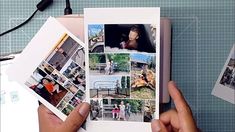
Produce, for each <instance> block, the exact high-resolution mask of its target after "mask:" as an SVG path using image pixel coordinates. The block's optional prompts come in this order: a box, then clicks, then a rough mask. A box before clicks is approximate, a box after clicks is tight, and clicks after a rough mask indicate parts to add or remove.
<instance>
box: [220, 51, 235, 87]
mask: <svg viewBox="0 0 235 132" xmlns="http://www.w3.org/2000/svg"><path fill="white" fill-rule="evenodd" d="M220 84H222V85H224V86H226V87H229V88H232V89H234V90H235V52H233V53H232V55H231V56H230V60H229V62H228V64H227V66H226V69H225V71H224V73H223V76H222V78H221V80H220Z"/></svg>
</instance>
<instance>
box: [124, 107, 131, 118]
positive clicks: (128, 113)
mask: <svg viewBox="0 0 235 132" xmlns="http://www.w3.org/2000/svg"><path fill="white" fill-rule="evenodd" d="M130 116H131V105H130V103H126V107H125V118H126V120H127V121H128V120H129V118H130Z"/></svg>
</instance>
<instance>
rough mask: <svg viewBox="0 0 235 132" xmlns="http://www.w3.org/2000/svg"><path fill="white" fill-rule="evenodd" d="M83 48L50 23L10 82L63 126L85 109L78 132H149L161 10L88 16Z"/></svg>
mask: <svg viewBox="0 0 235 132" xmlns="http://www.w3.org/2000/svg"><path fill="white" fill-rule="evenodd" d="M84 40H85V42H82V41H81V40H80V39H78V38H77V37H76V36H75V35H73V34H72V33H71V32H70V31H68V30H67V29H66V28H65V27H64V26H63V25H62V24H61V23H59V22H58V21H57V20H56V19H55V18H53V17H50V18H48V20H47V21H46V22H45V24H44V25H43V26H42V27H41V29H40V30H39V31H38V32H37V33H36V35H35V36H34V37H33V39H32V40H31V41H30V42H29V44H28V45H27V46H26V48H25V49H24V50H23V52H22V53H21V54H20V56H19V57H17V58H16V59H14V63H13V65H12V66H11V67H10V68H9V69H8V70H7V74H8V76H9V78H10V79H11V80H15V81H17V82H18V83H20V84H22V85H23V86H24V87H25V88H26V89H27V90H28V91H29V92H30V93H32V94H33V95H34V96H36V97H37V98H38V99H39V101H40V102H41V103H43V104H44V105H45V106H47V107H48V108H49V109H50V110H51V111H53V112H54V113H55V114H56V115H57V116H58V117H59V118H61V119H62V120H65V119H66V117H67V116H68V115H69V114H70V112H71V111H72V110H73V109H74V108H75V107H76V106H77V105H79V104H80V103H82V102H88V103H90V105H91V110H90V114H89V116H88V118H87V121H86V124H85V125H83V127H82V129H80V131H120V128H122V129H123V130H125V131H130V130H131V131H132V130H135V131H150V130H151V127H150V125H151V124H150V122H151V120H152V119H154V118H159V80H160V79H159V75H160V8H85V9H84Z"/></svg>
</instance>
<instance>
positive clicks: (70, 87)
mask: <svg viewBox="0 0 235 132" xmlns="http://www.w3.org/2000/svg"><path fill="white" fill-rule="evenodd" d="M64 88H66V89H67V90H69V91H70V92H72V93H73V94H75V93H76V92H77V91H78V87H76V86H75V85H73V84H72V83H71V82H70V81H66V82H65V84H64Z"/></svg>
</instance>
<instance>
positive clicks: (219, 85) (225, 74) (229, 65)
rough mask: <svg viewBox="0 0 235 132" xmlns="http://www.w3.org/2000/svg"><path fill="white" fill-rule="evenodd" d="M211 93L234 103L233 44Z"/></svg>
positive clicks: (234, 62) (234, 68) (234, 47)
mask: <svg viewBox="0 0 235 132" xmlns="http://www.w3.org/2000/svg"><path fill="white" fill-rule="evenodd" d="M212 95H214V96H217V97H219V98H221V99H223V100H225V101H228V102H230V103H232V104H235V44H234V45H233V47H232V49H231V51H230V53H229V56H228V58H227V60H226V62H225V65H224V67H223V69H222V71H221V73H220V75H219V77H218V80H217V81H216V84H215V86H214V89H213V90H212Z"/></svg>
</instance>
